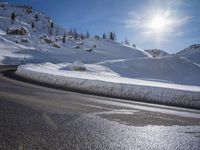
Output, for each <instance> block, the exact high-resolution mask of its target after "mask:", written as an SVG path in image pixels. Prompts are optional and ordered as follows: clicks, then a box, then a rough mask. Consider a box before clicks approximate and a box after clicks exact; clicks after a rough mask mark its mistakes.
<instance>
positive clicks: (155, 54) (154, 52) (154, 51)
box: [145, 49, 170, 57]
mask: <svg viewBox="0 0 200 150" xmlns="http://www.w3.org/2000/svg"><path fill="white" fill-rule="evenodd" d="M145 51H146V52H148V53H149V54H151V55H152V56H153V57H166V56H170V54H168V53H167V52H165V51H163V50H161V49H148V50H145Z"/></svg>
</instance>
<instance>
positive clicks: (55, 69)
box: [16, 63, 200, 108]
mask: <svg viewBox="0 0 200 150" xmlns="http://www.w3.org/2000/svg"><path fill="white" fill-rule="evenodd" d="M73 66H74V65H73V64H69V63H62V64H57V65H56V64H52V63H44V64H38V65H35V64H28V65H22V66H19V67H18V69H17V72H16V73H17V74H18V75H20V76H22V77H24V78H28V79H31V80H35V81H39V82H43V83H48V84H51V85H56V86H60V87H63V88H66V89H74V90H80V91H84V92H89V93H94V94H102V95H107V96H114V97H121V98H129V99H132V100H138V101H146V102H156V103H164V104H170V105H177V106H185V107H194V108H200V87H198V86H187V85H178V84H169V83H161V82H153V81H144V80H139V79H131V78H123V77H120V76H119V75H118V74H117V73H114V72H113V71H111V70H110V69H108V68H106V67H103V66H99V65H84V67H85V68H86V71H74V69H73Z"/></svg>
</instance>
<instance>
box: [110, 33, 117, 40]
mask: <svg viewBox="0 0 200 150" xmlns="http://www.w3.org/2000/svg"><path fill="white" fill-rule="evenodd" d="M109 39H110V40H113V41H114V40H116V34H115V32H110V34H109Z"/></svg>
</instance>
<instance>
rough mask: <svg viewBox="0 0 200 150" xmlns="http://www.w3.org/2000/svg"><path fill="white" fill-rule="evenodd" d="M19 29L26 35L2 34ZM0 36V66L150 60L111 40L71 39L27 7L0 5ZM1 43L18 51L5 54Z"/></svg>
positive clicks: (66, 31)
mask: <svg viewBox="0 0 200 150" xmlns="http://www.w3.org/2000/svg"><path fill="white" fill-rule="evenodd" d="M13 12H15V15H16V16H17V17H16V19H15V20H14V21H12V20H11V14H12V13H13ZM36 15H37V19H36ZM32 22H34V28H32ZM51 23H53V27H51ZM22 27H23V28H25V29H26V30H27V34H25V35H19V34H15V33H14V34H13V33H12V34H6V33H7V32H8V28H9V30H10V32H11V31H15V30H16V29H19V30H20V29H21V28H22ZM64 34H66V37H65V43H63V35H64ZM77 34H78V33H77ZM0 36H1V37H0V38H1V40H0V45H1V47H2V51H4V53H3V54H2V53H1V54H0V55H1V58H0V59H1V63H6V64H8V63H12V64H13V63H17V64H19V63H20V62H22V61H23V62H26V63H27V62H29V63H31V62H33V63H36V62H37V63H38V62H46V61H50V62H55V63H56V62H63V61H69V62H71V61H75V60H81V61H83V62H87V63H93V62H98V61H102V60H110V59H121V58H123V59H126V58H140V57H150V55H149V54H148V53H146V52H145V51H144V50H141V49H137V48H131V47H126V46H124V45H122V44H120V43H118V42H115V41H111V40H106V39H105V40H103V39H96V38H93V37H90V38H82V39H81V38H80V37H77V38H76V39H75V37H74V36H73V35H71V33H70V32H69V30H67V29H66V30H65V29H63V28H62V27H60V26H58V25H57V24H56V23H54V21H52V19H51V18H50V17H48V16H46V15H44V14H42V13H41V12H38V11H35V10H34V9H32V8H31V7H30V6H16V5H10V4H4V3H3V4H1V5H0ZM5 41H6V42H7V43H9V44H8V45H9V46H8V47H12V46H13V47H16V43H17V47H18V49H16V48H15V50H9V49H8V50H6V51H5V49H7V47H6V45H7V44H6V45H5V43H4V42H5ZM24 46H25V47H24ZM21 47H23V48H21ZM10 49H12V48H10ZM7 53H8V54H7ZM10 53H12V55H11V54H10ZM15 54H16V55H15ZM19 54H20V55H23V54H24V57H23V58H22V57H21V56H20V55H19ZM18 56H19V57H18ZM23 59H25V60H23Z"/></svg>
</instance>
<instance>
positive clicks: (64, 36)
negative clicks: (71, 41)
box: [63, 32, 66, 43]
mask: <svg viewBox="0 0 200 150" xmlns="http://www.w3.org/2000/svg"><path fill="white" fill-rule="evenodd" d="M65 38H66V32H65V33H64V35H63V43H65V41H66V40H65Z"/></svg>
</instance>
